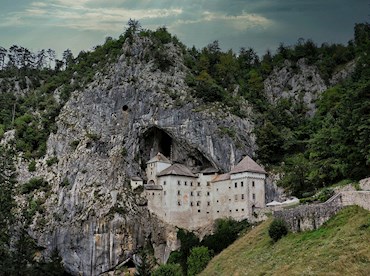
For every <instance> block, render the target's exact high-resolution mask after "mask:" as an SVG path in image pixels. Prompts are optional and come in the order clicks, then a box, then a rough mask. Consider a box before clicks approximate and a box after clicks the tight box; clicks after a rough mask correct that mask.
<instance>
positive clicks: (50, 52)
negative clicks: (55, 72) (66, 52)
mask: <svg viewBox="0 0 370 276" xmlns="http://www.w3.org/2000/svg"><path fill="white" fill-rule="evenodd" d="M47 54H48V59H49V69H51V63H52V62H53V61H54V60H55V58H56V53H55V51H54V50H53V49H48V50H47Z"/></svg>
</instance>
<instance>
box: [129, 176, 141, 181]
mask: <svg viewBox="0 0 370 276" xmlns="http://www.w3.org/2000/svg"><path fill="white" fill-rule="evenodd" d="M131 180H132V181H143V180H142V179H141V177H139V176H133V177H131Z"/></svg>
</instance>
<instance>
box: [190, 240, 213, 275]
mask: <svg viewBox="0 0 370 276" xmlns="http://www.w3.org/2000/svg"><path fill="white" fill-rule="evenodd" d="M210 260H211V254H210V252H209V250H208V248H207V247H205V246H200V247H194V248H192V249H191V251H190V255H189V257H188V261H187V264H188V275H189V276H192V275H197V274H199V273H200V272H201V271H202V270H203V269H205V267H206V266H207V264H208V262H209V261H210Z"/></svg>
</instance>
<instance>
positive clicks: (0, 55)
mask: <svg viewBox="0 0 370 276" xmlns="http://www.w3.org/2000/svg"><path fill="white" fill-rule="evenodd" d="M7 53H8V50H7V49H5V48H4V47H0V70H1V69H4V67H5V58H6V54H7Z"/></svg>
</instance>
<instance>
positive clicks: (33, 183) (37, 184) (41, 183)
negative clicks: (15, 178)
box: [21, 178, 49, 194]
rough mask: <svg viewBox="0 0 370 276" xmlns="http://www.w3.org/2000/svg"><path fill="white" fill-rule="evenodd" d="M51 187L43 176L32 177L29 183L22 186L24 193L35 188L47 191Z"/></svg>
mask: <svg viewBox="0 0 370 276" xmlns="http://www.w3.org/2000/svg"><path fill="white" fill-rule="evenodd" d="M48 188H49V183H48V182H47V181H45V180H44V179H43V178H32V179H30V181H28V182H27V183H24V184H23V186H22V188H21V193H22V194H28V193H30V192H32V191H34V190H36V189H37V190H42V191H47V190H48Z"/></svg>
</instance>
